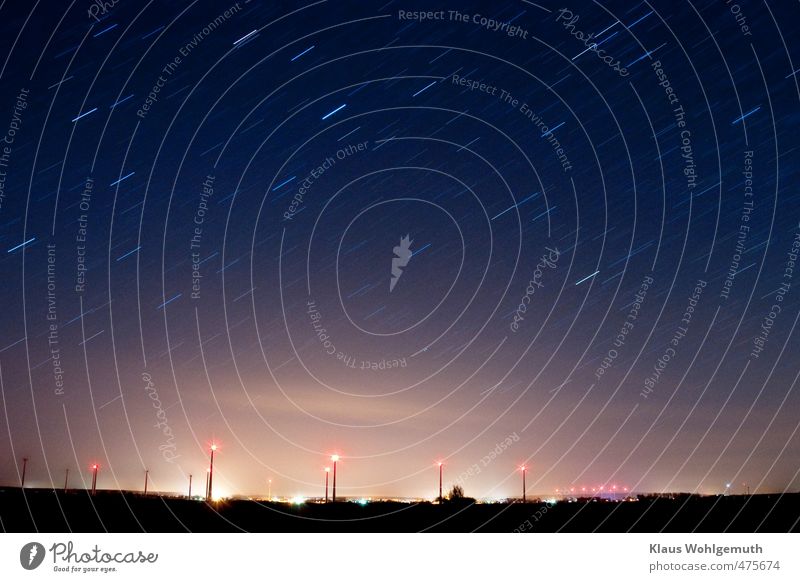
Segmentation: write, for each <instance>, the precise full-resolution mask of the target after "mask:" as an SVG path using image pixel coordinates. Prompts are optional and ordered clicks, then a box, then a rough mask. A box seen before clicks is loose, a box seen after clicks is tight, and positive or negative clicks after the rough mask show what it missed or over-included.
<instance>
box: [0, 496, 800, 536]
mask: <svg viewBox="0 0 800 582" xmlns="http://www.w3.org/2000/svg"><path fill="white" fill-rule="evenodd" d="M637 499H638V500H637V501H626V502H611V501H603V500H591V499H583V500H581V499H579V500H576V501H573V502H560V501H559V502H558V503H555V504H553V503H545V502H543V501H537V500H535V499H534V500H530V501H529V502H528V503H524V504H523V503H493V504H478V503H473V502H471V501H470V500H464V501H461V502H456V503H443V504H442V505H437V504H432V503H427V502H424V503H400V502H389V501H386V502H371V503H367V504H364V505H362V504H359V503H354V502H347V501H342V502H337V503H328V504H322V503H303V504H299V505H292V504H289V503H273V502H261V501H254V500H247V499H242V500H226V501H219V502H214V503H211V504H209V503H206V502H204V501H198V500H190V499H186V498H184V497H177V496H175V497H168V496H159V495H156V494H151V495H148V496H144V495H142V494H141V493H135V492H119V491H98V492H97V494H96V495H95V496H91V495H90V494H89V493H88V492H87V491H84V490H75V491H70V492H67V493H64V492H62V491H53V490H51V489H25V490H24V492H23V490H21V489H19V488H7V489H0V526H2V530H3V531H6V532H37V531H38V532H43V533H44V532H75V533H78V532H106V531H107V532H237V531H250V532H418V531H433V532H471V531H478V532H506V533H507V532H533V533H537V532H558V531H563V532H594V531H596V532H627V531H631V532H647V533H653V532H662V531H663V532H692V531H698V532H723V531H729V532H756V531H757V532H790V531H797V529H798V519H799V518H800V494H797V493H791V494H783V495H778V494H774V495H750V496H745V495H740V496H734V495H732V496H695V495H688V494H676V495H671V496H656V495H652V496H645V495H640V496H638V497H637Z"/></svg>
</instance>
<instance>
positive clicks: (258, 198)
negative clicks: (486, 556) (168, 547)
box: [0, 0, 800, 497]
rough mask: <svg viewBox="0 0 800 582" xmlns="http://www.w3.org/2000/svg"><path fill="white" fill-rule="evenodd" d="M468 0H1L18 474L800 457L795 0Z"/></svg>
mask: <svg viewBox="0 0 800 582" xmlns="http://www.w3.org/2000/svg"><path fill="white" fill-rule="evenodd" d="M454 5H457V6H458V7H457V8H454V7H453V5H447V4H442V3H434V4H432V3H430V2H425V3H416V4H415V3H411V2H396V1H395V2H388V3H383V2H374V3H372V2H354V3H349V2H335V3H334V2H317V3H310V4H307V5H304V4H300V3H285V2H280V3H274V2H262V1H257V0H251V1H250V2H246V1H240V2H238V3H233V2H224V1H221V2H190V3H174V2H169V3H168V2H150V3H142V2H132V1H130V0H118V2H116V4H113V5H112V3H110V2H109V3H106V4H105V5H104V6H103V5H102V3H95V4H92V3H89V2H81V3H74V4H72V5H70V6H69V7H68V8H67V7H64V6H59V7H55V6H54V5H43V4H42V3H39V4H36V5H34V6H30V5H28V4H27V3H19V2H17V3H16V5H15V4H14V3H11V4H9V3H6V4H5V5H3V7H2V8H0V21H1V22H2V26H3V34H2V36H0V39H1V40H0V42H1V43H2V55H5V59H4V60H3V64H2V68H0V78H2V83H0V87H1V89H0V133H1V134H2V135H3V136H4V139H5V141H4V142H3V144H2V147H3V148H4V149H0V172H2V174H0V179H2V181H0V188H1V189H0V201H1V203H0V242H1V243H2V252H1V253H0V261H2V262H1V263H0V264H1V265H2V271H3V275H4V276H3V280H4V283H3V300H4V308H3V309H2V311H1V312H0V321H2V329H3V332H4V333H3V337H4V340H3V342H2V346H0V366H1V367H2V368H1V370H2V395H3V399H2V407H3V415H2V416H0V428H1V429H2V430H0V446H2V450H4V451H6V454H5V455H4V456H2V457H0V481H1V482H3V483H13V482H15V481H16V479H17V468H16V467H17V465H18V463H19V461H20V459H21V458H22V457H23V456H28V457H30V458H31V462H30V466H29V479H30V483H32V484H38V485H42V486H49V485H50V484H51V483H55V484H56V485H58V484H60V483H62V482H63V475H64V470H65V469H66V468H70V469H71V471H73V475H75V476H74V477H73V484H74V485H75V486H79V485H80V484H81V481H80V479H81V478H84V479H88V471H87V469H86V468H87V467H88V465H89V463H90V462H95V461H97V462H100V463H101V465H102V466H103V471H102V474H101V481H100V483H101V486H104V487H114V486H120V487H126V488H127V487H129V488H134V487H138V486H140V482H141V480H142V477H143V473H144V470H145V469H149V471H150V476H151V478H152V481H153V483H154V488H157V489H162V490H183V489H184V488H185V481H186V479H187V477H188V474H190V473H192V474H194V475H196V476H198V475H202V474H203V473H204V472H205V465H206V462H207V446H208V444H209V443H210V442H211V441H212V440H214V441H217V442H219V443H220V452H219V457H218V462H217V467H218V477H216V479H215V482H216V483H217V489H218V492H219V493H220V494H223V493H243V494H252V493H259V492H260V493H263V492H264V489H265V487H266V482H267V479H272V480H273V493H276V494H281V495H298V494H300V495H319V494H320V493H321V484H322V483H323V477H322V470H323V468H324V466H325V465H326V464H328V460H327V457H328V456H329V455H330V454H331V453H334V452H338V453H339V454H341V455H342V457H343V459H342V461H341V466H340V469H341V473H340V475H341V477H340V490H341V494H343V495H353V496H356V495H358V496H369V495H384V494H385V495H399V496H417V495H419V496H431V497H432V496H433V495H435V494H436V490H435V488H436V484H437V473H436V468H435V467H434V462H435V461H437V460H440V459H443V460H445V463H446V479H445V480H446V481H447V482H452V483H455V482H460V483H461V484H462V485H463V486H464V488H465V490H466V492H467V493H468V494H470V495H474V496H479V497H503V496H507V495H516V494H517V490H518V489H519V483H518V481H519V479H518V473H517V467H518V466H519V465H520V464H521V463H526V464H527V465H528V466H529V467H530V469H529V474H528V485H529V489H530V490H531V491H532V492H534V493H552V492H554V491H555V490H556V489H557V488H558V489H563V488H569V487H599V486H611V485H612V484H618V485H619V486H620V487H622V486H623V485H624V486H627V487H630V488H633V489H635V490H640V491H654V490H682V491H698V492H704V493H707V492H714V491H721V490H724V488H725V484H726V483H731V484H732V485H731V486H732V487H733V488H735V489H740V490H741V489H743V487H744V485H743V484H744V483H747V484H748V485H749V486H750V487H751V489H753V490H757V491H783V490H787V489H788V490H797V488H798V476H797V472H798V469H799V468H800V438H799V437H798V434H797V427H798V421H799V420H800V418H798V413H797V411H798V410H799V409H800V408H799V406H800V396H798V393H797V389H796V379H797V375H798V371H800V366H798V359H797V357H796V353H797V350H798V338H797V333H796V331H795V328H796V324H797V321H798V315H799V314H800V312H799V311H798V296H800V279H798V277H800V274H798V272H797V271H796V265H795V264H794V261H795V260H796V255H795V254H796V253H797V252H798V249H800V225H799V224H798V222H799V221H800V211H798V191H797V188H796V184H797V178H798V171H797V170H798V150H797V129H798V108H797V106H798V98H800V88H799V87H798V79H797V76H796V72H797V71H798V69H800V65H799V64H798V61H800V54H798V38H797V37H798V32H797V29H796V27H795V26H793V24H792V23H795V22H796V21H797V17H798V15H799V14H798V8H797V5H796V4H794V3H789V2H780V3H778V2H773V3H769V4H765V3H744V2H742V3H741V4H735V3H727V4H726V3H724V2H710V1H709V2H695V3H689V2H655V3H651V2H641V3H637V2H608V3H603V4H602V5H601V4H598V3H593V2H574V3H572V5H570V6H566V7H565V6H563V5H556V4H552V3H550V2H548V1H546V0H545V1H544V2H542V3H541V4H536V3H531V2H524V1H510V2H491V3H485V2H476V3H463V2H458V3H454ZM426 11H427V12H426ZM590 35H591V36H590ZM406 236H408V242H407V243H406V242H401V239H403V237H406ZM406 250H407V251H408V252H407V253H406V252H405V251H406ZM404 253H405V254H404ZM409 253H410V254H409ZM392 279H395V280H396V282H395V283H394V286H393V287H392V286H391V281H392ZM498 451H499V452H498ZM79 474H80V475H82V477H80V478H79V477H78V475H79Z"/></svg>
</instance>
